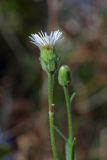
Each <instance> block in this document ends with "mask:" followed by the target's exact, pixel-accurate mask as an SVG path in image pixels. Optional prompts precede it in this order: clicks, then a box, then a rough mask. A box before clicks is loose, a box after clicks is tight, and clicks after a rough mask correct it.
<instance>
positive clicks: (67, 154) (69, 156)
mask: <svg viewBox="0 0 107 160" xmlns="http://www.w3.org/2000/svg"><path fill="white" fill-rule="evenodd" d="M69 144H70V143H69V139H68V140H67V142H66V144H65V158H66V160H70V158H71V153H70V150H69Z"/></svg>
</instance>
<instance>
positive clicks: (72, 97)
mask: <svg viewBox="0 0 107 160" xmlns="http://www.w3.org/2000/svg"><path fill="white" fill-rule="evenodd" d="M75 95H76V93H75V92H74V93H73V94H72V95H71V97H70V103H71V104H72V101H73V99H74V98H75Z"/></svg>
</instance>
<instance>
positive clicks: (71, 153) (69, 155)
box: [65, 138, 76, 160]
mask: <svg viewBox="0 0 107 160" xmlns="http://www.w3.org/2000/svg"><path fill="white" fill-rule="evenodd" d="M75 140H76V139H75V138H74V139H73V141H72V144H71V142H70V140H69V139H68V140H67V142H66V144H65V156H66V160H74V158H75Z"/></svg>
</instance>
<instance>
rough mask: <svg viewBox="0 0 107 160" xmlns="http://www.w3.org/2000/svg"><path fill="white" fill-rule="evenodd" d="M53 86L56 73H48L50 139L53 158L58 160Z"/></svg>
mask: <svg viewBox="0 0 107 160" xmlns="http://www.w3.org/2000/svg"><path fill="white" fill-rule="evenodd" d="M53 88H54V75H53V74H50V73H49V74H48V103H49V126H50V141H51V147H52V152H53V159H54V160H58V159H59V158H58V154H57V148H56V141H55V130H54V103H53Z"/></svg>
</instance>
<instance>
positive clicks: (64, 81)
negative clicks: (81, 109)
mask: <svg viewBox="0 0 107 160" xmlns="http://www.w3.org/2000/svg"><path fill="white" fill-rule="evenodd" d="M70 73H71V72H70V68H69V67H68V66H67V65H64V66H61V67H60V69H59V73H58V81H59V84H60V85H61V86H67V85H68V84H69V83H70V81H71V74H70Z"/></svg>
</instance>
